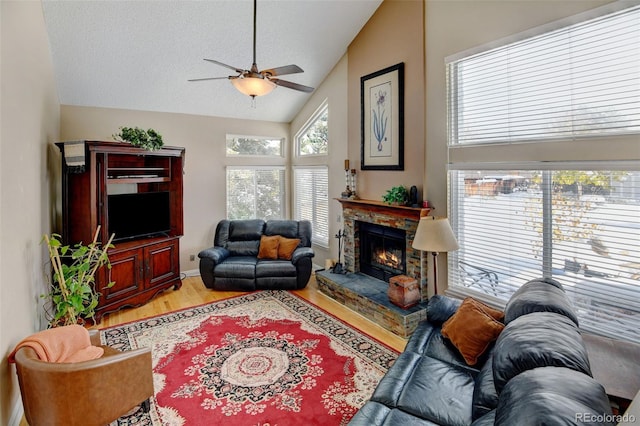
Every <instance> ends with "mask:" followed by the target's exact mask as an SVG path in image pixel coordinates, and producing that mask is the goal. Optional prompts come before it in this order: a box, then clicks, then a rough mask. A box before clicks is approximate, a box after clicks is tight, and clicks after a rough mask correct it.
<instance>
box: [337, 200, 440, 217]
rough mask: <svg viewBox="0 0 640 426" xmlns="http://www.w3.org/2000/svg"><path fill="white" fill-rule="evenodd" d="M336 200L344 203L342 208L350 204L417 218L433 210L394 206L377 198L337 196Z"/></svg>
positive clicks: (392, 214) (358, 207) (374, 210)
mask: <svg viewBox="0 0 640 426" xmlns="http://www.w3.org/2000/svg"><path fill="white" fill-rule="evenodd" d="M336 200H337V201H339V202H340V203H341V204H342V208H344V207H347V206H348V207H351V208H354V209H365V210H367V211H369V212H371V213H379V214H388V215H390V216H399V217H403V218H407V219H415V220H420V218H421V217H423V216H426V215H428V214H429V212H430V211H431V209H430V208H422V207H409V206H392V205H389V204H387V203H384V202H382V201H375V200H353V199H351V198H336Z"/></svg>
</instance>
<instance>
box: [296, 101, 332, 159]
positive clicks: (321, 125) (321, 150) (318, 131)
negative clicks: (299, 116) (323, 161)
mask: <svg viewBox="0 0 640 426" xmlns="http://www.w3.org/2000/svg"><path fill="white" fill-rule="evenodd" d="M295 141H296V153H297V155H298V156H299V157H303V156H308V155H327V153H328V147H329V106H328V105H327V101H325V102H324V103H323V104H322V105H321V106H320V108H318V110H317V111H316V112H315V113H314V114H313V116H311V119H309V121H308V122H307V124H305V125H304V126H303V127H302V129H301V130H300V132H298V134H297V135H296V137H295Z"/></svg>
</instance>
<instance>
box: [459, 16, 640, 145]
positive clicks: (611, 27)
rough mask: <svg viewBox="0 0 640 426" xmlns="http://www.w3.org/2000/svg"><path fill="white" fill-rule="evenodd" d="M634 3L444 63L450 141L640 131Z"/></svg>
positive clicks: (638, 23) (639, 22)
mask: <svg viewBox="0 0 640 426" xmlns="http://www.w3.org/2000/svg"><path fill="white" fill-rule="evenodd" d="M638 75H640V7H635V8H631V9H627V10H623V11H620V12H617V13H614V14H611V15H607V16H604V17H600V18H596V19H592V20H590V21H587V22H583V23H580V24H577V25H572V26H570V27H567V28H563V29H559V30H556V31H553V32H550V33H546V34H542V35H539V36H536V37H533V38H529V39H526V40H522V41H519V42H516V43H512V44H509V45H506V46H502V47H499V48H496V49H492V50H489V51H486V52H482V53H479V54H476V55H473V56H470V57H465V58H462V59H457V60H454V61H451V62H449V63H448V64H447V84H448V88H449V90H448V96H449V99H448V108H449V120H450V123H449V129H450V134H449V143H450V144H477V143H497V142H502V143H504V142H508V143H511V142H518V141H532V140H550V139H557V138H565V139H566V138H578V137H584V136H591V135H602V134H608V135H612V134H628V133H633V132H638V131H640V108H639V106H638V99H640V81H639V80H638Z"/></svg>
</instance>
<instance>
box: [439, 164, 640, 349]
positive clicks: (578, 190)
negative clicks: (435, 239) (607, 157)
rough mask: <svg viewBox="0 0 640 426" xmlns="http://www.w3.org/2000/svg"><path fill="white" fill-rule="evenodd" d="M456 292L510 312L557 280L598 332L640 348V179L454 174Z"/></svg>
mask: <svg viewBox="0 0 640 426" xmlns="http://www.w3.org/2000/svg"><path fill="white" fill-rule="evenodd" d="M450 181H451V198H452V201H453V203H452V204H453V205H455V208H454V209H452V210H453V211H454V212H455V214H453V215H451V217H450V220H451V224H452V228H453V229H454V232H455V233H456V236H457V238H458V242H459V244H460V247H461V248H460V249H459V250H458V251H457V252H454V253H450V254H449V257H448V259H449V272H450V273H449V287H450V288H452V289H454V291H455V290H457V291H460V292H462V293H468V294H476V295H479V296H480V297H484V296H487V297H488V300H490V301H493V302H495V303H497V304H504V302H506V301H507V300H508V299H509V297H510V296H511V295H512V294H513V293H514V292H515V291H516V290H517V289H518V288H519V287H520V286H521V285H522V284H524V283H525V282H527V281H529V280H531V279H534V278H539V277H542V276H547V277H552V278H554V279H557V280H558V281H559V282H560V283H561V284H562V285H563V286H564V288H565V291H566V292H567V294H568V295H569V297H570V299H571V301H572V302H573V304H574V307H575V308H576V310H577V312H578V316H579V318H580V323H581V326H582V327H583V328H585V329H589V330H591V331H595V332H599V333H602V334H607V335H612V336H615V337H619V338H625V339H627V340H632V341H637V342H640V261H639V258H638V253H640V172H638V171H602V170H599V171H593V170H544V171H541V170H517V171H514V170H482V171H470V170H457V171H452V172H451V176H450Z"/></svg>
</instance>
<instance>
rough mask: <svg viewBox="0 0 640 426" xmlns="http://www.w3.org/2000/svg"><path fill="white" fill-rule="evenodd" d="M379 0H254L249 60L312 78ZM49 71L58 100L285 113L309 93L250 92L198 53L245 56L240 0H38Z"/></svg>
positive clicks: (244, 12) (306, 80)
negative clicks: (253, 96)
mask: <svg viewBox="0 0 640 426" xmlns="http://www.w3.org/2000/svg"><path fill="white" fill-rule="evenodd" d="M381 2H382V0H295V1H291V0H289V1H287V0H264V1H263V0H258V2H257V57H256V60H257V64H258V68H260V69H266V68H272V67H278V66H284V65H289V64H296V65H298V66H300V67H301V68H302V69H303V70H304V73H301V74H291V75H287V76H282V77H281V78H282V79H284V80H289V81H292V82H295V83H299V84H303V85H306V86H311V87H317V86H318V85H319V84H320V83H321V82H322V81H323V79H324V78H325V77H326V76H327V74H328V73H329V72H330V71H331V69H332V68H333V67H334V66H335V64H336V63H337V62H338V60H339V59H340V58H341V57H342V56H343V55H344V54H345V53H346V51H347V47H348V45H349V43H351V41H352V40H353V38H354V37H355V36H356V35H357V34H358V32H359V31H360V29H361V28H362V27H363V26H364V24H365V23H366V22H367V21H368V19H369V18H370V17H371V15H372V14H373V13H374V12H375V10H376V9H377V7H378V6H379V5H380V3H381ZM43 8H44V17H45V22H46V26H47V31H48V34H49V40H50V46H51V53H52V58H53V66H54V70H55V78H56V83H57V88H58V93H59V97H60V103H61V104H63V105H78V106H95V107H107V108H121V109H133V110H144V111H159V112H172V113H184V114H196V115H208V116H218V117H233V118H244V119H255V120H267V121H278V122H289V121H291V120H292V119H293V118H294V117H295V115H296V113H297V112H298V111H299V109H300V108H301V107H302V106H303V105H304V103H305V102H306V101H307V100H308V98H309V96H310V95H309V94H308V93H303V92H298V91H295V90H291V89H287V88H284V87H278V88H276V90H274V91H273V92H272V93H270V94H268V95H265V96H263V97H258V98H256V104H255V107H252V102H251V99H250V98H249V97H248V96H245V95H242V94H241V93H240V92H238V91H237V90H236V89H235V88H234V87H233V86H232V84H231V83H230V81H229V80H226V79H224V80H211V81H200V82H189V81H188V80H189V79H194V78H203V77H226V76H230V75H236V73H235V72H234V71H233V70H230V69H228V68H224V67H221V66H219V65H216V64H213V63H210V62H206V61H204V60H203V59H204V58H209V59H215V60H218V61H220V62H223V63H226V64H229V65H232V66H233V67H238V68H242V69H249V68H250V67H251V62H252V55H253V52H252V43H253V39H252V37H253V2H252V1H249V0H233V1H221V0H202V1H189V0H165V1H162V0H155V1H114V0H107V1H99V0H84V1H66V0H44V1H43Z"/></svg>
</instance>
